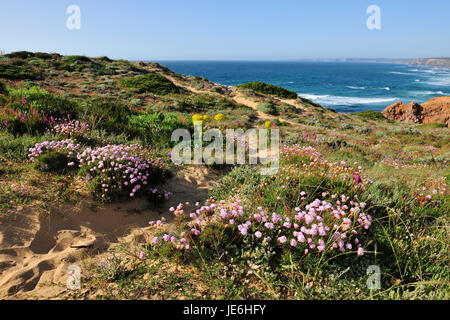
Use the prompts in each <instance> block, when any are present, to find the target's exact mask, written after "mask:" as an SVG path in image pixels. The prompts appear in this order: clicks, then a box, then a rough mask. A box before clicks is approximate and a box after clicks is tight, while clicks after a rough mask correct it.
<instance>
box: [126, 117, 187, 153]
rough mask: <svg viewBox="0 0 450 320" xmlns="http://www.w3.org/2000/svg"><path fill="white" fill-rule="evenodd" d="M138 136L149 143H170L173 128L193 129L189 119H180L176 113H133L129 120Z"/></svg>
mask: <svg viewBox="0 0 450 320" xmlns="http://www.w3.org/2000/svg"><path fill="white" fill-rule="evenodd" d="M129 125H130V127H132V128H134V129H135V130H136V132H137V133H138V135H139V137H140V138H141V139H142V140H143V141H145V142H146V143H149V144H150V145H160V146H167V145H171V144H172V142H171V135H172V132H173V131H174V130H175V129H188V130H190V131H192V130H193V126H192V123H191V122H190V121H182V120H181V118H180V116H179V115H177V114H176V113H161V112H154V113H147V114H139V115H133V116H132V117H130V121H129Z"/></svg>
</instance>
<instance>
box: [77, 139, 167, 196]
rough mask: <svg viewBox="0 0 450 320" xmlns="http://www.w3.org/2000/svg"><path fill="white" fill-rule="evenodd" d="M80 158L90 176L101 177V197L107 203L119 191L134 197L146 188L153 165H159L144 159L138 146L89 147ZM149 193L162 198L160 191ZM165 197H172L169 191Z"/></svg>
mask: <svg viewBox="0 0 450 320" xmlns="http://www.w3.org/2000/svg"><path fill="white" fill-rule="evenodd" d="M77 159H78V161H79V163H80V164H79V166H80V168H82V170H85V172H86V173H87V174H88V176H90V177H91V178H93V177H99V178H100V180H99V183H100V184H99V189H100V190H99V191H100V196H101V198H102V199H105V200H107V199H109V198H110V197H111V196H112V195H113V194H115V193H117V192H127V193H128V194H129V195H130V197H134V196H135V194H136V193H137V192H138V191H140V190H144V189H146V187H148V186H149V184H150V178H151V177H150V174H151V170H152V166H153V165H155V164H156V162H157V161H153V160H150V161H148V160H145V159H144V156H143V155H142V147H141V146H140V145H138V144H133V145H129V146H128V145H107V146H104V147H100V148H97V149H91V148H87V149H85V150H84V151H83V152H81V153H79V154H78V155H77ZM149 192H151V193H152V194H158V195H160V192H159V190H158V189H157V188H150V189H149ZM164 196H165V197H166V198H168V196H169V194H168V193H167V192H166V193H165V194H164Z"/></svg>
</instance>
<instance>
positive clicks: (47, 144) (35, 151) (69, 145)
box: [28, 139, 80, 162]
mask: <svg viewBox="0 0 450 320" xmlns="http://www.w3.org/2000/svg"><path fill="white" fill-rule="evenodd" d="M79 148H80V145H79V144H75V143H74V141H73V140H71V139H67V140H62V141H44V142H41V143H36V145H35V146H34V148H30V149H29V152H30V153H29V154H28V158H29V159H30V161H31V162H36V160H37V158H39V156H40V155H41V154H43V153H45V152H47V151H50V150H54V151H57V152H61V153H67V157H71V156H74V155H75V154H76V153H77V152H78V149H79Z"/></svg>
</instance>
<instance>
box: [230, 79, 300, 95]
mask: <svg viewBox="0 0 450 320" xmlns="http://www.w3.org/2000/svg"><path fill="white" fill-rule="evenodd" d="M237 87H238V88H245V89H251V90H253V91H256V92H260V93H264V94H269V95H274V96H277V97H279V98H285V99H297V94H296V93H295V92H294V91H291V90H287V89H285V88H282V87H278V86H274V85H272V84H268V83H264V82H259V81H257V82H247V83H244V84H240V85H238V86H237Z"/></svg>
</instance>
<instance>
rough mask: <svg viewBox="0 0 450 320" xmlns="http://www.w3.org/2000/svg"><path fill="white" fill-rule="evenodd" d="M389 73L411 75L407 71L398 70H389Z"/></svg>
mask: <svg viewBox="0 0 450 320" xmlns="http://www.w3.org/2000/svg"><path fill="white" fill-rule="evenodd" d="M389 73H392V74H406V75H408V76H409V75H411V73H408V72H400V71H390V72H389Z"/></svg>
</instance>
